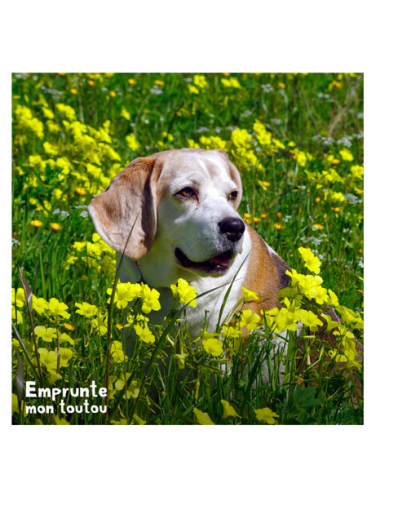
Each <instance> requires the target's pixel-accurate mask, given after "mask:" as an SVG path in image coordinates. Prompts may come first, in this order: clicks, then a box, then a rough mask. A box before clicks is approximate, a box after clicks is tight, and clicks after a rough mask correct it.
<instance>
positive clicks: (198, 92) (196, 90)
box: [187, 84, 200, 95]
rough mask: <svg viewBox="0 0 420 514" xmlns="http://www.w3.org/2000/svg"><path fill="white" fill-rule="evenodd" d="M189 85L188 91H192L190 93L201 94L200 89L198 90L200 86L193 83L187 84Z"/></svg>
mask: <svg viewBox="0 0 420 514" xmlns="http://www.w3.org/2000/svg"><path fill="white" fill-rule="evenodd" d="M187 85H188V91H189V92H190V94H194V95H198V94H200V91H199V90H198V88H196V87H195V86H193V85H192V84H187Z"/></svg>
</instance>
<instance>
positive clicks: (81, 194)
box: [74, 187, 86, 196]
mask: <svg viewBox="0 0 420 514" xmlns="http://www.w3.org/2000/svg"><path fill="white" fill-rule="evenodd" d="M74 192H75V193H77V194H78V195H80V196H85V195H86V190H85V189H83V187H76V189H75V190H74Z"/></svg>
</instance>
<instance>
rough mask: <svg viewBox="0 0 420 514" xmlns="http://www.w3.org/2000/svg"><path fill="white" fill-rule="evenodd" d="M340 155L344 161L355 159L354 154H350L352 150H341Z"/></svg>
mask: <svg viewBox="0 0 420 514" xmlns="http://www.w3.org/2000/svg"><path fill="white" fill-rule="evenodd" d="M340 155H341V158H342V159H343V161H350V162H351V161H352V160H353V159H354V157H353V154H352V153H351V152H350V150H347V148H343V149H342V150H340Z"/></svg>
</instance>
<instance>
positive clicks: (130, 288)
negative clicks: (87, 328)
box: [107, 281, 161, 314]
mask: <svg viewBox="0 0 420 514" xmlns="http://www.w3.org/2000/svg"><path fill="white" fill-rule="evenodd" d="M112 291H113V290H112V287H110V288H109V289H107V294H108V295H109V296H111V295H112ZM159 296H160V293H159V292H158V291H156V289H150V287H149V286H148V285H147V284H141V283H137V284H132V283H131V282H120V281H118V283H117V285H116V288H115V294H114V303H115V304H116V306H117V307H118V309H125V308H126V307H127V305H128V303H129V302H132V301H133V300H136V299H138V298H139V299H140V300H141V302H142V305H141V310H142V311H143V312H144V313H145V314H149V313H150V312H151V311H152V310H153V311H158V310H160V308H161V306H160V303H159ZM110 301H111V298H109V299H108V303H109V302H110Z"/></svg>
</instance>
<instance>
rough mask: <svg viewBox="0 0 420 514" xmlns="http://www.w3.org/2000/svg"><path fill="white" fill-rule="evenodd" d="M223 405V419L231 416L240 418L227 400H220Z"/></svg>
mask: <svg viewBox="0 0 420 514" xmlns="http://www.w3.org/2000/svg"><path fill="white" fill-rule="evenodd" d="M220 402H221V404H222V405H223V416H222V418H223V419H225V418H227V417H229V416H233V417H235V418H240V417H241V416H239V414H238V413H237V412H236V410H235V409H234V408H233V407H232V405H230V403H229V402H227V401H226V400H220Z"/></svg>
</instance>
